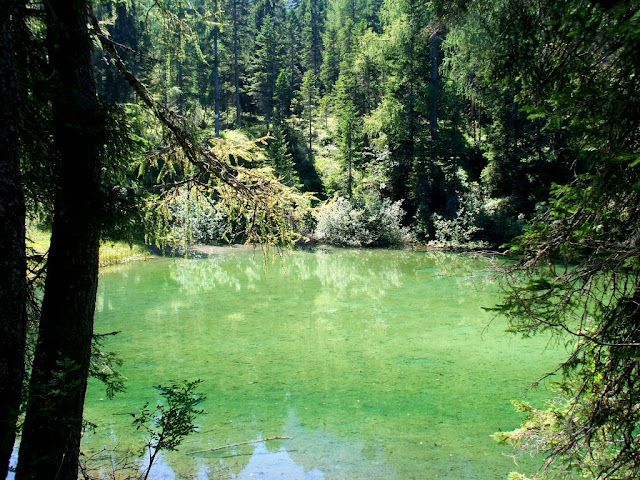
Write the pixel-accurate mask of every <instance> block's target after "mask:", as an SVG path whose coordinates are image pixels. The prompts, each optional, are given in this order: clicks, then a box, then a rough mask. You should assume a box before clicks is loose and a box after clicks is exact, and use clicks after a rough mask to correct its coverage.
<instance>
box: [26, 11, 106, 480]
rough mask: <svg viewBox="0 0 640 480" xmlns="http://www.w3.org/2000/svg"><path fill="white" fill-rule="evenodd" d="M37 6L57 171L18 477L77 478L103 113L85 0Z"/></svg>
mask: <svg viewBox="0 0 640 480" xmlns="http://www.w3.org/2000/svg"><path fill="white" fill-rule="evenodd" d="M45 8H46V9H47V12H46V14H47V15H46V23H47V48H48V53H49V61H50V66H51V70H52V73H53V76H52V78H51V80H50V82H52V84H53V85H52V87H53V94H52V97H51V105H52V112H53V113H52V115H53V140H54V144H55V147H56V148H55V150H56V151H55V155H56V156H57V158H56V160H55V161H56V162H57V163H56V171H57V175H58V177H57V191H56V198H55V204H54V221H53V230H52V237H51V248H50V250H49V259H48V265H47V278H46V283H45V291H44V299H43V302H42V315H41V319H40V330H39V338H38V343H37V346H36V352H35V359H34V365H33V373H32V376H31V382H30V386H29V399H28V404H27V412H26V419H25V424H24V428H23V433H22V440H21V444H20V453H19V461H18V470H17V477H16V478H18V479H20V480H24V479H33V480H35V479H38V480H45V479H54V478H55V479H56V480H77V470H78V455H79V449H80V437H81V429H82V411H83V404H84V396H85V391H86V386H87V376H88V370H89V361H90V355H91V337H92V334H93V314H94V308H95V297H96V289H97V284H98V244H99V230H100V221H99V218H100V215H99V213H100V208H99V206H100V205H99V204H100V167H101V164H100V157H101V153H100V152H101V146H102V143H103V139H104V135H103V130H104V121H103V118H102V114H101V110H100V105H99V103H98V101H97V97H96V87H95V82H94V78H93V73H92V66H91V40H90V37H89V34H88V31H87V21H88V16H87V13H88V12H87V8H88V5H87V2H86V0H49V1H48V2H46V3H45ZM52 153H53V152H52Z"/></svg>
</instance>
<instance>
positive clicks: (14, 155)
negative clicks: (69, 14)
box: [0, 0, 27, 479]
mask: <svg viewBox="0 0 640 480" xmlns="http://www.w3.org/2000/svg"><path fill="white" fill-rule="evenodd" d="M21 4H22V2H17V1H11V0H2V1H0V105H2V108H0V478H2V479H4V478H5V477H6V476H7V470H8V466H9V458H10V457H11V451H12V450H13V444H14V442H15V438H16V422H17V419H18V412H19V410H20V401H21V398H22V383H23V380H24V355H25V334H26V326H27V313H26V299H27V265H26V257H25V200H24V192H23V190H22V180H21V175H20V147H19V145H20V143H19V138H20V137H19V135H20V133H19V128H20V116H19V115H20V100H19V91H18V78H17V73H16V68H15V64H14V60H15V58H14V55H15V52H16V48H15V47H16V42H15V41H14V32H15V28H16V22H17V21H18V20H17V19H18V18H19V14H18V10H19V9H20V6H21ZM22 6H24V5H22Z"/></svg>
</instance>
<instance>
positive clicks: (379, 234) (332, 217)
mask: <svg viewBox="0 0 640 480" xmlns="http://www.w3.org/2000/svg"><path fill="white" fill-rule="evenodd" d="M401 204H402V202H401V201H398V202H392V201H391V200H389V199H388V198H380V197H375V198H374V199H373V200H363V199H358V200H357V201H353V200H348V199H346V198H343V197H338V198H336V199H335V200H333V201H331V202H328V203H326V204H324V205H322V206H321V207H320V208H319V209H318V212H317V213H316V222H317V223H316V229H315V232H314V237H315V238H316V239H317V240H319V241H321V242H325V243H330V244H333V245H343V246H349V247H364V246H400V245H405V244H408V243H410V240H411V238H410V235H409V229H408V228H406V227H403V226H402V224H401V221H402V217H403V215H404V211H403V210H402V207H401Z"/></svg>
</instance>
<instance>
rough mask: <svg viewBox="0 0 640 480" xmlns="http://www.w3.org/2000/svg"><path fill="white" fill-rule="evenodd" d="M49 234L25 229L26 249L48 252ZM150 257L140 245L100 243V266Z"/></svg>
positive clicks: (104, 241) (37, 252)
mask: <svg viewBox="0 0 640 480" xmlns="http://www.w3.org/2000/svg"><path fill="white" fill-rule="evenodd" d="M50 240H51V232H49V231H47V230H43V229H40V228H37V227H31V226H29V227H27V247H28V248H32V249H33V250H34V251H35V253H36V254H40V255H44V254H45V253H47V251H48V250H49V244H50ZM150 256H152V253H151V252H150V251H149V249H148V248H147V247H146V246H144V245H141V244H135V243H134V244H129V243H127V242H121V241H112V240H103V241H101V242H100V266H101V267H104V266H107V265H115V264H117V263H127V262H133V261H138V260H146V259H147V258H148V257H150Z"/></svg>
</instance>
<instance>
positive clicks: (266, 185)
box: [89, 10, 311, 245]
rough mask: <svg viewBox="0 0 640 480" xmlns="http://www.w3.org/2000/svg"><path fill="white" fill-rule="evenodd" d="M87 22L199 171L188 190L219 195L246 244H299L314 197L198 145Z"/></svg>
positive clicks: (214, 146) (95, 24) (179, 119)
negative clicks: (301, 222) (239, 223)
mask: <svg viewBox="0 0 640 480" xmlns="http://www.w3.org/2000/svg"><path fill="white" fill-rule="evenodd" d="M89 17H90V20H91V25H92V27H93V32H94V34H95V36H96V37H97V39H98V40H99V42H100V44H101V45H102V48H103V49H104V51H105V52H106V53H107V54H108V55H109V56H110V57H111V58H112V60H113V63H114V65H115V67H116V68H117V69H118V71H119V72H120V74H121V75H122V77H123V78H124V79H125V80H126V81H127V83H128V84H129V86H130V87H131V88H132V89H133V90H134V91H135V92H136V94H137V95H138V97H139V98H140V100H141V101H142V102H143V103H144V105H145V106H146V107H147V108H149V110H151V111H152V112H153V114H154V116H155V117H156V118H157V119H158V120H159V121H160V123H161V124H162V125H163V126H164V128H166V129H167V130H168V131H169V133H170V136H171V138H172V140H173V141H174V142H175V144H176V145H177V146H178V147H179V149H180V151H181V152H182V153H183V155H184V157H185V158H186V160H187V162H188V164H189V165H191V166H192V167H194V168H195V169H196V170H197V174H196V176H197V178H198V180H197V181H195V180H194V181H192V182H190V186H195V187H198V188H200V187H203V185H204V186H206V187H207V188H208V189H210V190H213V191H215V192H216V194H217V196H218V197H219V199H220V202H221V203H222V204H223V205H224V208H225V209H226V210H227V212H228V214H229V217H230V218H236V219H239V218H242V219H243V220H244V222H245V223H244V225H245V226H244V230H245V235H246V238H247V242H248V243H260V244H262V245H270V244H274V245H286V244H290V243H292V242H293V241H295V240H297V238H298V237H299V236H298V235H297V234H295V233H294V232H295V227H294V225H295V223H296V222H297V221H298V219H299V218H301V217H302V215H303V214H304V212H306V211H307V209H308V206H309V203H310V199H311V196H310V195H308V194H301V193H300V192H298V191H297V190H295V189H293V188H291V187H288V186H287V185H284V184H282V183H281V182H280V181H278V179H276V178H275V177H274V176H273V174H272V171H271V170H270V169H265V168H246V167H243V166H240V165H237V164H236V163H232V161H231V159H232V158H234V157H235V156H236V155H235V154H234V152H227V154H225V153H224V152H221V150H223V149H221V148H220V147H219V145H217V144H216V143H215V142H214V141H212V140H211V139H209V143H208V144H207V143H205V142H204V141H199V140H198V139H197V138H196V137H195V136H194V134H193V131H194V129H193V128H192V127H191V126H190V125H189V123H188V121H187V120H186V119H185V118H184V117H182V116H181V115H179V114H178V113H176V112H174V111H173V110H171V109H169V108H167V107H166V106H165V105H163V104H161V103H159V102H157V101H155V100H154V99H153V97H152V95H151V93H150V92H149V90H148V89H147V88H146V86H145V85H144V84H143V83H142V82H141V81H140V80H139V79H138V78H137V77H136V76H135V75H134V74H133V73H131V71H129V70H128V69H127V66H126V65H125V63H124V61H123V60H122V58H121V57H120V55H119V53H118V50H117V48H118V44H117V43H115V42H114V41H113V40H111V39H110V38H109V36H108V34H107V33H105V31H104V30H103V29H102V27H101V25H100V22H99V21H98V19H97V18H96V16H95V15H94V13H93V11H91V10H90V11H89ZM205 140H206V139H205ZM194 178H196V177H194Z"/></svg>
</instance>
